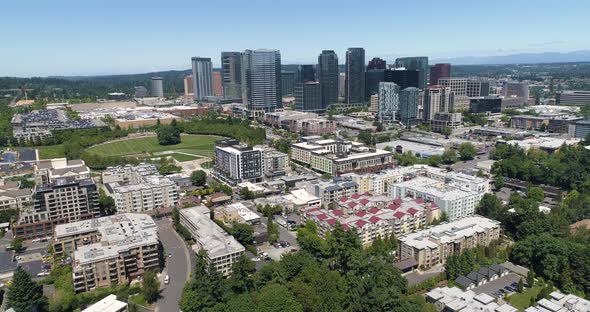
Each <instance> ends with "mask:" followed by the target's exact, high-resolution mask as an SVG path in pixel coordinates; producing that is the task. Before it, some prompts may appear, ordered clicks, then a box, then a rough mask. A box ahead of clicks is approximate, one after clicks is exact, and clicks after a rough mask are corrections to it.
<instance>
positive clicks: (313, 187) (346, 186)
mask: <svg viewBox="0 0 590 312" xmlns="http://www.w3.org/2000/svg"><path fill="white" fill-rule="evenodd" d="M304 186H305V190H306V191H307V192H308V193H309V194H311V195H313V196H315V197H317V198H319V199H320V202H321V204H322V205H325V206H327V205H330V204H335V203H336V201H337V200H338V199H340V198H341V197H343V196H346V197H349V196H352V194H354V193H358V184H356V183H354V182H352V180H351V179H345V178H334V179H333V180H316V181H307V182H305V183H304Z"/></svg>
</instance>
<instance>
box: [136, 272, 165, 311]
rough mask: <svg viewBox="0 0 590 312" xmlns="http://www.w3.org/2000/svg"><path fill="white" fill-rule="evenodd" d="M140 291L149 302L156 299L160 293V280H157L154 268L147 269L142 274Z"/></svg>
mask: <svg viewBox="0 0 590 312" xmlns="http://www.w3.org/2000/svg"><path fill="white" fill-rule="evenodd" d="M141 292H142V294H143V296H144V297H145V299H146V300H147V301H148V302H149V303H153V302H155V301H156V300H158V296H159V295H160V281H159V280H158V277H157V276H156V272H155V271H154V270H148V271H147V272H145V274H144V275H143V281H142V282H141Z"/></svg>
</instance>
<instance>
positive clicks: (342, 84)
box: [338, 73, 346, 97]
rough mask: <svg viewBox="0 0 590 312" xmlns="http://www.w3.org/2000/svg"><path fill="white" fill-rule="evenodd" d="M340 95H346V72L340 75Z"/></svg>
mask: <svg viewBox="0 0 590 312" xmlns="http://www.w3.org/2000/svg"><path fill="white" fill-rule="evenodd" d="M338 96H339V97H345V96H346V73H340V74H339V75H338Z"/></svg>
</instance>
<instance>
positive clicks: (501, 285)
mask: <svg viewBox="0 0 590 312" xmlns="http://www.w3.org/2000/svg"><path fill="white" fill-rule="evenodd" d="M521 278H522V277H521V276H520V275H518V274H516V273H508V274H507V275H506V276H503V277H500V278H498V279H496V280H493V281H491V282H487V283H485V284H483V285H481V286H479V287H476V288H474V289H473V291H474V292H475V293H476V294H481V293H485V294H488V295H490V296H494V297H498V298H502V297H504V295H505V294H506V293H513V292H515V291H516V286H517V285H518V281H519V280H520V279H521ZM508 288H511V289H510V290H509V289H508Z"/></svg>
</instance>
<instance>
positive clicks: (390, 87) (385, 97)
mask: <svg viewBox="0 0 590 312" xmlns="http://www.w3.org/2000/svg"><path fill="white" fill-rule="evenodd" d="M399 109H400V87H399V86H398V85H396V84H395V83H393V82H381V83H379V105H378V108H377V120H379V122H381V123H388V122H395V121H397V120H398V118H397V115H398V113H399Z"/></svg>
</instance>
